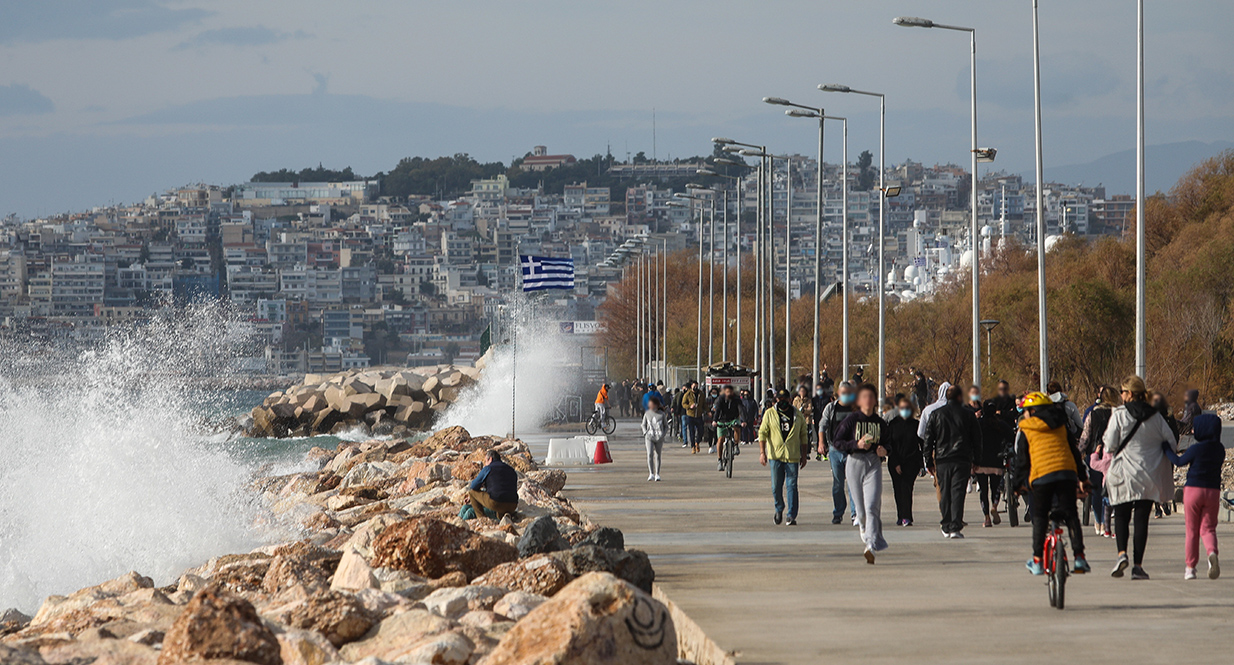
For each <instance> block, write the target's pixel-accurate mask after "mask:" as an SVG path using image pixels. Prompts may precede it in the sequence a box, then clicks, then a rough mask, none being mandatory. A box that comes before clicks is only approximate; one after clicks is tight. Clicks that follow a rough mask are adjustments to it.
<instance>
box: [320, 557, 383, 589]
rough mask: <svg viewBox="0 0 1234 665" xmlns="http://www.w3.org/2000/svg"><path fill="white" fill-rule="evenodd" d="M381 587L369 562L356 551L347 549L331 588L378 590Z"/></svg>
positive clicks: (331, 581)
mask: <svg viewBox="0 0 1234 665" xmlns="http://www.w3.org/2000/svg"><path fill="white" fill-rule="evenodd" d="M378 587H379V584H378V582H377V578H376V577H374V576H373V568H372V567H371V566H369V565H368V561H365V560H364V557H363V556H361V555H360V553H359V552H357V551H355V549H352V548H350V547H349V548H347V549H345V550H344V551H343V556H342V558H341V559H339V564H338V568H337V569H335V571H334V577H333V578H332V579H331V580H330V588H331V589H333V590H335V591H338V590H340V589H353V590H354V589H376V588H378Z"/></svg>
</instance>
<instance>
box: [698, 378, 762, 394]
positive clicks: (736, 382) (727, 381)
mask: <svg viewBox="0 0 1234 665" xmlns="http://www.w3.org/2000/svg"><path fill="white" fill-rule="evenodd" d="M704 386H705V387H706V388H707V389H708V390H710V389H711V388H712V387H713V386H714V387H716V388H723V387H724V386H732V387H733V390H736V391H739V392H740V391H742V390H750V389H752V388H753V387H754V377H750V376H709V377H707V379H706V381H705V382H704Z"/></svg>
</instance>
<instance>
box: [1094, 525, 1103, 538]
mask: <svg viewBox="0 0 1234 665" xmlns="http://www.w3.org/2000/svg"><path fill="white" fill-rule="evenodd" d="M1093 533H1095V534H1097V535H1098V536H1100V535H1101V534H1103V533H1105V526H1104V525H1102V524H1094V525H1093Z"/></svg>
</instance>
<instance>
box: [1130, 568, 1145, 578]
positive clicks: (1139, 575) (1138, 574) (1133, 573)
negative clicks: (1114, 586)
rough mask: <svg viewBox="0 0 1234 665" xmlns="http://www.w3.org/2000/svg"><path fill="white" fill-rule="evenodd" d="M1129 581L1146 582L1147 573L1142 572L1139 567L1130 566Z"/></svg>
mask: <svg viewBox="0 0 1234 665" xmlns="http://www.w3.org/2000/svg"><path fill="white" fill-rule="evenodd" d="M1131 579H1133V580H1146V579H1148V573H1146V572H1144V569H1143V568H1141V567H1139V566H1132V567H1131Z"/></svg>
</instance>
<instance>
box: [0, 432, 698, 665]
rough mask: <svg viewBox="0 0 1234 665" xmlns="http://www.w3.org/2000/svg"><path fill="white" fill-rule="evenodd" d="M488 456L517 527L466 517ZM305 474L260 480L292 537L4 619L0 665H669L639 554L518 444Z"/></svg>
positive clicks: (364, 454) (405, 453)
mask: <svg viewBox="0 0 1234 665" xmlns="http://www.w3.org/2000/svg"><path fill="white" fill-rule="evenodd" d="M490 449H495V450H497V451H499V452H500V453H502V456H503V457H504V458H505V459H506V460H507V462H508V463H509V464H510V465H511V466H513V467H514V468H515V469H516V470H517V471H518V472H519V476H520V480H519V490H518V493H519V510H518V513H517V514H516V518H517V519H511V518H510V517H506V518H503V519H502V520H501V521H500V522H497V521H493V520H491V519H488V518H486V517H483V516H481V517H478V518H476V519H472V520H466V521H464V520H462V519H460V518H459V517H458V515H459V511H460V510H461V508H462V505H463V503H464V501H465V499H466V497H467V485H468V483H469V481H470V480H471V479H472V478H474V477H475V475H476V474H477V473H478V472H479V471H480V469H481V468H482V464H483V457H484V454H485V451H487V450H490ZM307 460H308V461H310V462H311V463H312V465H313V466H314V467H316V469H317V470H315V471H309V472H303V473H294V474H290V475H282V476H273V477H262V478H259V479H256V480H255V481H254V489H255V490H257V491H259V492H260V493H261V494H262V495H263V497H264V499H265V501H266V503H267V504H268V505H269V506H270V510H271V512H272V513H273V514H274V515H275V516H276V518H277V519H281V520H284V521H290V522H293V523H295V524H297V525H298V528H299V529H300V530H301V535H302V538H301V539H299V540H295V541H291V542H284V543H279V544H274V545H269V546H265V547H261V548H259V549H257V550H254V551H252V552H246V553H237V554H229V555H224V556H219V557H215V558H214V559H211V560H210V561H208V562H206V563H204V564H203V565H201V566H198V567H196V568H193V569H190V570H187V571H185V572H184V573H183V574H182V575H181V576H180V577H179V579H178V580H177V581H176V582H175V583H173V584H169V585H167V586H163V587H155V586H154V582H153V580H151V579H150V578H148V577H144V576H142V575H140V574H139V573H137V572H131V573H128V574H126V575H124V576H121V577H119V578H116V579H114V580H110V581H107V582H104V583H102V584H99V585H97V586H93V587H88V588H85V589H81V590H79V591H77V592H74V593H72V594H70V595H67V596H51V597H48V598H47V599H46V601H45V602H44V603H43V605H42V607H40V608H39V610H38V612H37V613H36V614H35V616H33V617H28V616H25V615H22V614H21V613H20V612H17V611H16V610H9V611H7V612H5V613H4V614H3V615H2V616H0V636H2V637H0V662H3V663H21V664H28V665H38V664H65V665H68V664H70V663H71V664H74V665H76V664H79V663H93V664H94V665H107V664H109V663H117V664H118V663H126V664H127V663H137V664H148V665H170V664H172V663H215V664H217V665H225V664H232V665H235V664H237V663H257V664H259V665H277V664H285V665H325V664H327V663H364V664H365V665H380V664H381V663H434V664H438V665H470V664H482V665H504V664H513V663H575V662H578V663H583V662H586V663H591V662H597V663H599V662H603V663H621V664H626V663H628V664H631V665H633V664H635V663H638V664H658V663H663V664H665V665H669V664H674V663H677V662H678V659H677V649H678V647H677V638H676V633H675V630H674V625H673V621H672V618H671V616H670V614H669V612H668V610H667V609H666V608H665V606H664V605H663V604H662V603H660V602H659V601H657V600H655V599H653V598H652V597H651V591H652V582H653V581H654V579H655V572H654V571H653V569H652V567H651V564H650V562H649V560H648V558H647V555H646V554H645V553H643V552H640V551H638V550H627V549H626V548H625V545H624V542H623V538H622V535H621V532H620V531H617V530H615V529H609V528H603V527H600V526H598V525H596V524H593V523H592V522H591V521H590V520H588V519H587V518H586V517H585V516H583V515H580V514H579V512H578V511H577V510H575V509H574V507H573V506H572V505H571V504H570V502H569V501H568V500H567V499H565V498H563V497H562V496H560V494H559V492H560V491H561V490H562V488H563V487H564V486H565V483H566V480H567V479H566V474H565V472H564V471H561V470H559V469H547V470H546V469H540V468H538V467H537V465H536V463H535V461H534V460H533V459H532V456H531V453H530V451H529V450H528V448H527V446H526V445H525V444H523V442H522V441H519V440H502V439H498V438H494V437H486V436H478V437H472V436H471V435H470V434H469V433H468V432H467V431H466V430H464V429H463V428H461V427H451V428H447V429H444V430H441V431H439V432H436V433H434V434H433V435H432V436H430V437H428V438H427V439H425V440H423V441H420V442H418V443H409V442H407V441H405V440H397V439H395V440H388V441H387V440H382V441H367V442H363V443H352V442H342V443H340V444H339V445H338V447H337V448H336V449H335V450H332V451H331V450H324V449H321V448H314V449H313V450H311V451H310V452H309V453H308V455H307Z"/></svg>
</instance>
